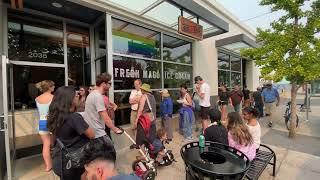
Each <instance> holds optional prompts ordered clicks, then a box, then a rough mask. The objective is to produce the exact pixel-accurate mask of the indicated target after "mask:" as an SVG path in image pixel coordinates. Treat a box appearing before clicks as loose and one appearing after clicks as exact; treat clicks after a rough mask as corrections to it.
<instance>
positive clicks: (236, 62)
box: [230, 56, 241, 72]
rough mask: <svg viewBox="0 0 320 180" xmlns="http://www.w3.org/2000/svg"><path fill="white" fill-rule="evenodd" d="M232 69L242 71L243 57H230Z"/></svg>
mask: <svg viewBox="0 0 320 180" xmlns="http://www.w3.org/2000/svg"><path fill="white" fill-rule="evenodd" d="M230 61H231V70H232V71H238V72H241V59H240V58H239V57H234V56H231V57H230Z"/></svg>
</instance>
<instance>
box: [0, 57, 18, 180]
mask: <svg viewBox="0 0 320 180" xmlns="http://www.w3.org/2000/svg"><path fill="white" fill-rule="evenodd" d="M1 73H2V74H1V81H2V86H3V87H2V107H3V114H2V115H1V117H2V120H1V121H0V122H1V125H0V129H1V130H2V131H4V136H5V137H4V139H5V154H6V167H7V177H8V180H11V179H12V178H13V167H14V159H15V154H16V146H15V123H14V116H13V111H14V109H13V106H12V101H13V97H12V86H9V84H10V82H12V80H13V78H12V74H13V73H12V68H11V67H10V66H9V60H8V58H7V57H6V56H1Z"/></svg>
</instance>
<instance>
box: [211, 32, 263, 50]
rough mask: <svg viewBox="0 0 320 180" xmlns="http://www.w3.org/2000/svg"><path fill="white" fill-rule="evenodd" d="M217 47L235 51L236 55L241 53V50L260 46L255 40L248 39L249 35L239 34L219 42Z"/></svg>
mask: <svg viewBox="0 0 320 180" xmlns="http://www.w3.org/2000/svg"><path fill="white" fill-rule="evenodd" d="M216 47H221V48H224V49H228V50H231V51H234V52H236V53H240V50H241V49H244V48H250V47H258V44H257V43H256V42H255V40H253V39H252V38H250V37H248V36H247V35H245V34H238V35H235V36H230V37H227V38H224V39H220V40H217V41H216Z"/></svg>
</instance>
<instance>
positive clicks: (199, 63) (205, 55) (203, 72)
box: [192, 39, 218, 96]
mask: <svg viewBox="0 0 320 180" xmlns="http://www.w3.org/2000/svg"><path fill="white" fill-rule="evenodd" d="M213 47H215V42H214V41H212V40H210V39H204V40H202V41H196V42H194V43H193V44H192V60H193V77H195V76H201V77H202V78H203V79H204V80H205V81H206V82H207V83H208V84H209V85H210V87H211V88H210V90H211V92H210V93H211V94H210V95H211V96H213V95H217V94H218V87H217V85H218V83H217V82H218V67H217V66H218V63H217V59H218V57H217V50H216V49H215V48H213Z"/></svg>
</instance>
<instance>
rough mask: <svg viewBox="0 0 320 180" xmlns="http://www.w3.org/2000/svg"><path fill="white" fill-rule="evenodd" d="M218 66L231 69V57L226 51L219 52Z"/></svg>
mask: <svg viewBox="0 0 320 180" xmlns="http://www.w3.org/2000/svg"><path fill="white" fill-rule="evenodd" d="M218 68H219V69H227V70H230V59H229V55H227V54H225V53H220V52H219V54H218Z"/></svg>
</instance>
